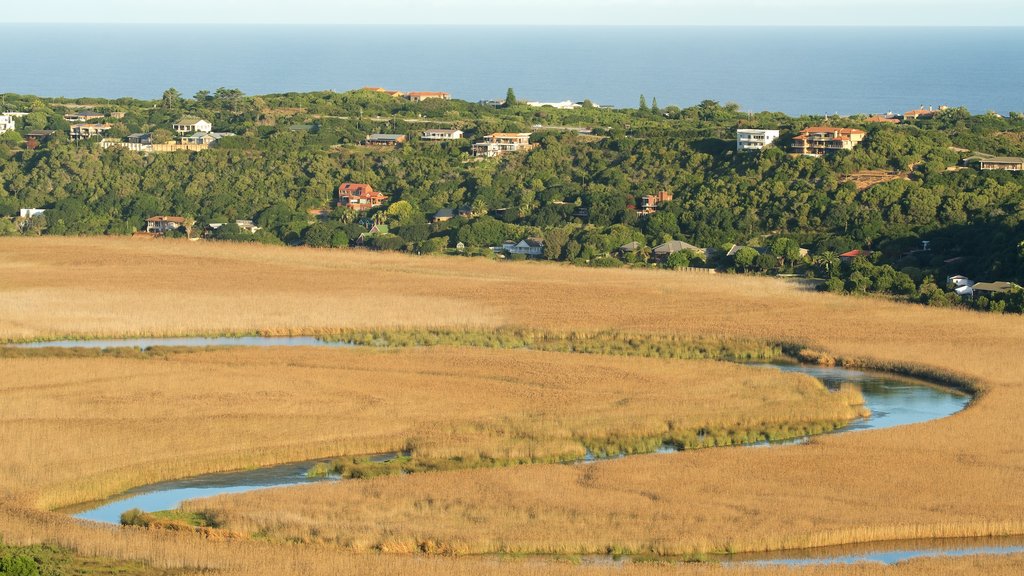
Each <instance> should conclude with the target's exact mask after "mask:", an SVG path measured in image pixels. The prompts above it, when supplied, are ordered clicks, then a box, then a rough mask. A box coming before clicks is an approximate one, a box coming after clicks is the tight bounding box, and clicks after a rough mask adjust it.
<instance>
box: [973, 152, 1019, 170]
mask: <svg viewBox="0 0 1024 576" xmlns="http://www.w3.org/2000/svg"><path fill="white" fill-rule="evenodd" d="M964 164H966V165H968V166H974V167H976V168H978V170H1009V171H1011V172H1020V171H1021V170H1024V158H1018V157H1016V156H990V155H988V154H976V155H974V156H971V157H969V158H965V159H964Z"/></svg>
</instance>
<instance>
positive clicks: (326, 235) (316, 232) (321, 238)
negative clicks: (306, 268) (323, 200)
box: [302, 222, 334, 248]
mask: <svg viewBox="0 0 1024 576" xmlns="http://www.w3.org/2000/svg"><path fill="white" fill-rule="evenodd" d="M333 237H334V227H333V226H331V225H330V224H327V223H326V222H317V223H315V224H313V225H312V226H310V227H309V228H306V229H305V230H304V231H303V232H302V243H303V244H305V245H306V246H311V247H313V248H328V247H330V246H331V245H332V244H333V242H332V240H333Z"/></svg>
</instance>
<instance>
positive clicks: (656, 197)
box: [636, 190, 672, 216]
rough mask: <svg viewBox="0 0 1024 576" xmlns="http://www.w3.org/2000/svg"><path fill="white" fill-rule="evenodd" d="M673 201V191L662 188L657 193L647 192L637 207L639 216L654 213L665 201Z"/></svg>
mask: <svg viewBox="0 0 1024 576" xmlns="http://www.w3.org/2000/svg"><path fill="white" fill-rule="evenodd" d="M671 201H672V193H671V192H668V191H666V190H662V191H661V192H658V193H657V194H647V195H645V196H641V197H640V202H639V206H638V207H637V211H636V213H637V215H638V216H647V215H650V214H654V212H655V211H657V210H658V209H659V208H660V207H661V206H662V205H663V204H664V203H665V202H671Z"/></svg>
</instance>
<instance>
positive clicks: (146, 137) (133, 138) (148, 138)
mask: <svg viewBox="0 0 1024 576" xmlns="http://www.w3.org/2000/svg"><path fill="white" fill-rule="evenodd" d="M124 141H125V142H127V143H129V144H142V145H144V146H148V145H151V144H153V134H151V133H149V132H137V133H135V134H129V135H128V136H127V137H125V139H124Z"/></svg>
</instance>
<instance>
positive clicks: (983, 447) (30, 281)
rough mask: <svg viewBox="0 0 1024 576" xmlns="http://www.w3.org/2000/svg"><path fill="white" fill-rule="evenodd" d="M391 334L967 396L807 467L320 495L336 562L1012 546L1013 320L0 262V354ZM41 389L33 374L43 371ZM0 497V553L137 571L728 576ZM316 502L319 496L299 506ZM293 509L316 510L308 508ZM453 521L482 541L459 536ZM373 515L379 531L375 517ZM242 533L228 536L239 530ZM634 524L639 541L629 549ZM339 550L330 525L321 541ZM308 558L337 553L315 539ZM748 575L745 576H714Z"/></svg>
mask: <svg viewBox="0 0 1024 576" xmlns="http://www.w3.org/2000/svg"><path fill="white" fill-rule="evenodd" d="M403 326H407V327H424V326H441V327H454V328H460V327H461V328H472V329H473V330H481V331H483V330H487V329H497V328H503V327H506V328H507V327H516V328H523V329H531V330H538V331H554V332H569V331H575V332H579V333H584V334H585V333H587V332H597V331H608V330H617V331H621V332H625V333H629V334H655V335H673V336H679V337H714V338H721V339H725V340H729V339H736V338H739V339H754V340H762V341H766V342H775V343H800V344H803V345H805V346H807V347H810V348H814V349H817V350H822V351H825V352H827V353H829V354H831V355H834V356H838V357H841V358H846V359H857V360H860V361H867V362H870V363H872V364H873V365H877V366H881V367H896V368H907V367H917V368H927V369H928V370H930V371H933V372H935V373H937V374H955V375H958V376H960V377H963V378H967V379H969V380H970V382H971V383H972V385H973V386H974V387H975V388H976V389H977V390H978V391H979V392H980V394H979V397H978V399H977V400H976V401H975V402H974V404H973V405H972V406H971V408H969V409H968V410H967V411H965V412H963V413H961V414H958V415H956V416H954V417H952V418H948V419H945V420H942V421H937V422H931V423H928V424H922V425H915V426H910V427H905V428H897V429H889V430H880V431H873V432H865V433H858V434H849V435H843V436H836V437H827V438H820V439H817V440H815V441H814V442H812V443H811V444H809V445H806V446H790V447H783V448H777V449H772V450H714V451H696V452H690V453H682V454H677V455H670V456H663V457H639V458H633V459H628V460H623V461H614V462H604V463H599V464H595V465H590V466H587V467H580V468H577V467H566V466H543V465H541V466H531V467H522V468H515V469H510V470H474V471H462V472H456V473H445V474H443V475H438V476H437V478H440V477H441V476H444V477H445V480H444V482H443V483H442V482H440V481H438V480H436V478H434V477H432V475H426V474H425V475H422V476H418V475H414V476H410V477H403V478H383V479H376V480H371V481H365V482H364V481H360V482H352V483H348V484H346V485H343V486H342V485H339V486H337V487H336V488H337V490H336V491H331V492H330V493H329V494H328V496H329V498H330V499H333V500H330V501H325V502H322V505H323V507H324V509H325V510H330V509H331V507H335V506H336V507H337V508H338V509H341V508H342V507H344V506H346V505H352V504H353V503H354V502H356V501H359V503H358V506H359V507H358V508H354V509H353V508H347V509H346V514H348V513H351V518H350V519H349V520H350V521H351V522H352V524H351V527H352V529H353V530H354V531H353V532H350V533H346V535H347V537H348V538H349V539H348V540H344V539H342V540H339V541H337V542H335V543H338V544H341V545H349V546H351V547H352V548H357V549H359V548H363V547H369V548H372V547H373V543H374V542H378V541H380V542H382V541H383V538H382V533H381V531H380V529H379V527H381V526H388V527H391V528H393V529H394V530H393V531H392V532H390V533H388V534H387V537H388V538H389V539H390V540H389V541H390V542H393V543H394V544H395V549H397V550H404V549H407V547H408V546H409V545H410V544H411V543H417V542H420V541H422V540H423V539H424V538H425V537H430V538H433V539H435V541H436V543H438V544H439V548H438V549H441V550H443V549H444V544H445V543H446V542H447V543H448V544H449V545H450V547H451V549H453V550H462V549H464V550H473V549H477V547H479V546H480V545H481V544H482V545H483V546H484V547H485V548H486V547H487V546H491V547H493V545H494V544H495V543H501V542H509V543H511V544H512V545H513V547H517V546H518V547H520V548H522V549H527V548H530V547H532V548H534V549H540V548H546V549H577V550H579V549H589V548H590V547H593V546H595V545H609V544H618V545H622V546H623V547H630V546H635V547H638V548H644V547H651V548H654V549H664V550H669V549H675V548H679V549H683V550H687V549H692V548H704V547H706V548H710V549H715V548H720V547H727V546H732V547H733V548H735V549H740V548H764V547H780V546H790V547H798V546H807V545H815V544H826V543H839V542H856V541H863V540H871V539H880V538H907V537H910V536H913V537H921V536H929V535H948V536H953V535H969V534H992V533H996V534H997V533H1003V532H1015V533H1021V532H1024V526H1021V520H1020V519H1021V518H1024V487H1022V485H1021V483H1020V481H1019V479H1020V478H1021V477H1024V452H1022V451H1021V450H1020V446H1021V445H1024V426H1022V425H1021V424H1020V418H1019V407H1020V406H1024V386H1022V385H1024V357H1022V356H1021V355H1020V354H1019V351H1020V350H1021V349H1022V346H1024V323H1022V322H1020V318H1019V317H1004V316H997V315H983V314H977V313H969V312H963V311H947V310H936V309H928V308H924V307H916V306H907V305H898V304H895V303H890V302H885V301H881V300H877V299H860V298H852V297H837V296H831V295H826V294H817V293H812V292H806V291H802V290H800V289H799V288H798V287H797V286H795V285H792V284H787V283H784V282H780V281H775V280H767V279H757V278H748V277H730V276H704V275H691V274H674V273H668V272H660V271H629V270H588V269H578V268H568V267H562V266H555V265H530V264H525V265H519V264H508V263H496V262H486V261H479V260H469V259H466V260H462V259H439V258H413V257H402V256H398V255H391V254H369V253H361V252H318V251H313V250H290V249H280V248H265V247H257V246H222V245H217V246H214V245H202V244H189V243H185V242H149V243H136V242H130V241H126V240H112V239H96V238H92V239H58V238H54V239H40V240H8V239H4V240H2V241H0V338H8V339H12V338H14V339H31V338H43V337H48V336H49V337H52V336H58V335H69V334H79V335H89V336H118V335H123V334H147V335H151V334H167V335H170V334H190V333H193V334H194V333H211V334H217V333H224V332H259V331H264V332H267V333H325V334H329V333H337V332H339V331H342V330H345V329H350V328H381V329H386V328H389V327H403ZM586 358H588V359H590V358H593V357H591V356H587V357H586ZM630 361H633V360H630ZM44 367H45V363H44V362H40V364H39V365H38V366H37V369H39V370H42V369H44ZM139 400H140V402H144V401H145V399H144V398H141V397H140V399H139ZM5 419H6V416H5ZM41 449H48V447H45V446H41ZM3 450H6V447H5V448H4V449H3ZM239 457H240V458H241V456H239ZM274 458H275V456H273V455H268V460H269V459H274ZM120 465H122V466H125V465H129V464H128V463H120ZM0 482H2V483H3V484H2V486H3V487H2V488H0V490H2V491H3V492H4V494H5V496H8V497H6V498H4V499H3V501H2V503H0V532H3V533H4V535H5V537H7V538H8V539H10V540H15V541H19V542H30V541H39V540H52V541H56V542H60V543H63V544H65V545H69V546H72V547H74V548H76V549H78V550H80V551H81V552H83V553H86V554H102V555H109V556H113V557H121V558H131V559H145V560H148V561H151V562H153V563H154V564H155V565H157V566H167V567H175V566H185V567H217V568H223V569H226V570H228V571H229V572H230V571H235V572H238V573H255V572H267V573H274V572H275V571H276V572H278V573H280V572H281V571H284V572H287V573H296V572H302V571H304V570H303V569H306V568H308V571H307V572H308V573H317V571H318V569H317V568H315V566H316V565H318V564H319V565H322V566H323V569H324V570H325V569H326V567H327V566H329V565H331V562H334V566H338V565H344V567H345V569H346V570H348V571H350V572H351V573H372V572H377V573H381V572H389V573H425V574H429V573H439V574H440V573H455V574H457V573H460V572H461V573H467V574H469V573H473V574H477V573H495V574H502V573H537V574H541V573H545V574H562V573H565V574H570V573H571V574H576V573H588V574H592V573H615V574H633V573H636V574H648V573H650V574H654V573H693V574H702V573H707V574H715V573H724V569H719V568H714V567H711V568H707V567H690V566H676V567H661V566H656V565H655V566H637V567H627V568H625V569H619V568H602V567H575V566H566V565H552V564H548V563H543V562H535V563H534V562H531V563H529V564H528V565H525V566H524V565H522V564H519V563H513V564H506V563H502V562H490V561H483V560H475V559H469V558H463V559H458V560H449V559H415V558H407V557H405V556H402V555H383V556H379V555H376V554H368V555H363V554H352V553H351V552H347V551H345V550H342V549H338V548H336V547H333V546H322V545H311V546H307V547H303V546H295V545H292V544H288V545H281V544H276V543H274V542H248V541H245V542H211V541H208V540H203V539H200V538H198V537H195V536H192V535H187V534H168V533H161V532H146V531H143V530H114V529H108V528H103V527H95V526H89V525H84V524H81V523H77V522H71V521H68V520H66V519H63V518H61V517H60V516H59V515H56V514H52V513H47V512H41V511H36V510H33V507H34V506H36V504H37V502H35V501H34V500H33V499H31V498H26V497H25V495H24V494H23V493H22V492H21V491H20V490H16V489H15V488H14V487H13V484H10V482H11V481H10V479H0ZM442 484H443V486H442ZM322 488H323V489H326V488H327V487H326V486H325V487H319V486H318V487H315V488H313V490H316V491H319V490H321V489H322ZM511 490H515V492H511V493H513V494H514V497H511V498H510V497H509V494H510V491H511ZM428 492H430V493H431V494H430V496H429V497H430V498H432V499H433V500H432V502H431V503H430V510H431V514H430V517H431V518H432V519H433V523H434V526H431V527H430V530H433V532H430V531H427V530H424V529H423V526H424V522H425V518H426V516H427V515H426V514H423V513H418V512H417V510H416V507H415V504H416V502H421V503H422V502H424V495H425V494H427V493H428ZM273 494H274V497H275V498H281V499H282V500H281V501H283V502H290V501H298V500H300V499H302V498H304V497H303V496H300V495H298V493H297V492H294V493H293V492H292V491H289V490H280V491H275V492H274V493H273ZM253 496H255V495H253ZM589 496H593V497H592V498H590V497H589ZM309 498H310V501H309V502H310V503H312V502H313V500H312V499H313V498H316V496H310V497H309ZM655 501H657V502H659V503H662V504H663V506H656V505H655ZM595 502H596V503H600V507H598V506H597V505H595V504H594V503H595ZM684 504H685V505H684ZM379 505H386V506H388V508H380V507H378V506H379ZM470 505H471V506H473V507H474V509H475V513H476V514H477V515H478V518H480V519H482V522H481V523H479V524H477V523H474V524H469V525H467V524H466V523H465V519H466V514H465V511H466V509H467V507H468V506H470ZM384 512H387V513H389V514H392V516H390V517H389V518H388V519H382V518H381V517H380V514H382V513H384ZM531 512H533V513H535V514H536V516H535V518H534V519H531V518H530V513H531ZM502 515H504V516H506V518H500V516H502ZM252 520H253V519H248V518H242V517H240V516H239V517H238V518H237V520H235V521H238V522H243V521H244V522H249V521H252ZM255 520H256V521H258V520H259V519H255ZM492 521H493V523H492ZM574 522H576V524H574ZM633 523H635V524H637V525H638V526H642V527H644V528H636V529H634V528H633V527H632V524H633ZM545 524H551V527H552V529H548V528H547V527H546V526H545ZM657 524H664V525H665V527H659V526H658V525H657ZM481 526H483V527H488V528H490V529H491V532H484V531H483V530H482V529H481ZM581 526H586V531H583V530H581V529H580V527H581ZM556 528H557V531H556ZM648 528H649V529H650V530H649V531H648V530H647V529H648ZM286 529H290V528H288V526H287V524H286V525H285V526H284V527H282V530H286ZM339 529H340V528H339V525H338V524H335V525H334V527H333V528H332V530H335V531H337V530H339ZM673 529H674V530H673ZM346 530H347V528H346ZM358 530H362V531H361V532H359V531H358ZM670 530H671V531H672V533H670ZM357 538H358V539H359V542H360V544H359V545H357V543H356V539H357ZM506 539H507V540H506ZM325 540H327V541H331V536H330V534H329V533H328V534H327V537H326V538H325ZM652 543H653V546H652ZM456 545H457V546H456ZM1022 563H1024V558H1021V557H1020V556H1015V557H1008V558H990V559H982V560H973V559H966V560H936V561H927V562H915V563H911V564H909V565H906V566H903V567H897V568H891V569H886V570H877V569H874V568H872V569H866V568H863V567H852V568H829V569H807V570H797V571H794V572H793V573H800V574H818V573H820V574H824V573H829V574H860V573H872V574H878V573H882V574H886V573H893V574H896V573H899V574H942V573H950V574H952V573H958V574H959V573H965V572H966V573H970V572H975V571H977V572H980V571H984V572H986V573H990V574H1001V573H1006V574H1011V573H1018V572H1019V569H1020V566H1021V565H1022ZM332 569H333V566H332ZM748 570H749V572H751V573H758V572H759V570H758V569H754V568H750V569H741V570H736V571H731V570H730V571H729V572H728V573H730V574H742V573H745V572H746V571H748ZM337 572H338V571H337V570H336V569H334V571H333V573H337ZM764 572H786V573H789V572H788V571H785V570H782V569H777V568H775V569H761V571H760V573H764Z"/></svg>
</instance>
